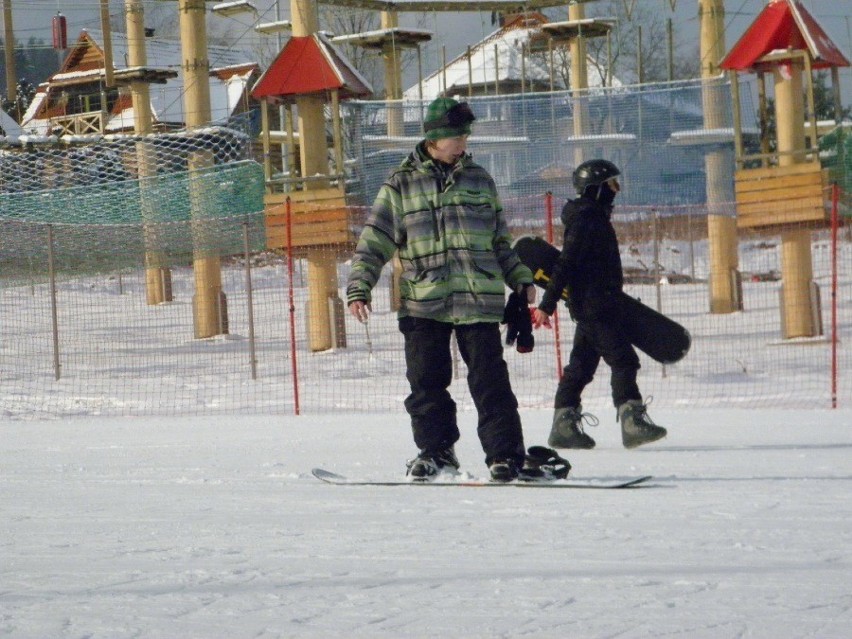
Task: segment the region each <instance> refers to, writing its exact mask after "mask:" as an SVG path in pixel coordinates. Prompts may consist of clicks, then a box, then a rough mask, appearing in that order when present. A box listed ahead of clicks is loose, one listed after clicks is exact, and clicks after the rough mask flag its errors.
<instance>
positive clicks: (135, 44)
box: [110, 0, 172, 306]
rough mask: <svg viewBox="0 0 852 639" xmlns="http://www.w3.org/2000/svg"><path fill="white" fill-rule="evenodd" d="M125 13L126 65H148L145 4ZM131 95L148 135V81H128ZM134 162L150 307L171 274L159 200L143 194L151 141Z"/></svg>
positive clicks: (167, 295)
mask: <svg viewBox="0 0 852 639" xmlns="http://www.w3.org/2000/svg"><path fill="white" fill-rule="evenodd" d="M124 12H125V22H126V24H127V66H129V67H145V66H147V64H148V54H147V51H146V47H145V6H144V4H143V3H142V0H125V3H124ZM110 64H111V63H110ZM130 95H131V99H132V100H133V131H134V133H136V135H137V136H140V137H144V136H147V135H148V134H150V133H151V132H152V131H153V129H154V127H153V113H152V111H151V91H150V87H149V86H148V83H147V82H143V81H140V80H134V81H133V82H131V83H130ZM136 163H137V172H138V178H139V191H140V193H139V199H140V205H141V209H142V223H143V227H142V234H143V237H144V241H145V301H146V302H147V303H148V304H149V305H152V306H153V305H156V304H162V303H163V302H170V301H172V274H171V271H170V270H169V269H168V268H167V267H166V259H165V255H164V254H163V252H162V251H161V250H159V246H158V245H159V241H158V237H157V226H156V223H157V222H158V219H157V218H158V216H157V211H158V209H159V203H157V202H155V201H153V200H152V198H151V196H150V195H148V194H147V193H146V190H147V188H146V187H147V183H146V180H145V178H148V177H151V176H154V175H156V174H157V160H156V157H155V156H154V151H153V149H151V146H150V144H149V143H148V142H147V141H146V140H144V139H140V140H138V141H137V142H136Z"/></svg>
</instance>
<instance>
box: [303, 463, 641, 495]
mask: <svg viewBox="0 0 852 639" xmlns="http://www.w3.org/2000/svg"><path fill="white" fill-rule="evenodd" d="M311 474H312V475H313V476H314V477H316V478H317V479H319V480H321V481H324V482H325V483H327V484H334V485H336V486H419V487H425V486H429V487H431V488H595V489H610V490H611V489H619V488H640V487H645V488H648V487H650V486H651V484H646V482H647V481H649V480H650V479H652V476H651V475H644V476H641V477H626V478H625V477H589V478H580V479H573V478H571V479H555V480H552V481H534V480H533V481H510V482H496V481H490V480H488V479H478V478H471V477H463V478H453V477H448V478H439V479H436V480H434V481H414V480H406V479H387V480H372V479H349V478H348V477H344V476H343V475H338V474H337V473H333V472H331V471H328V470H324V469H322V468H314V469H313V470H312V471H311Z"/></svg>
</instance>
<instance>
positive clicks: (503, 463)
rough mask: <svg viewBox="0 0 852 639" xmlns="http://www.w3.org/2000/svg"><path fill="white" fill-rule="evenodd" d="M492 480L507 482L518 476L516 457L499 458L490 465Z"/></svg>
mask: <svg viewBox="0 0 852 639" xmlns="http://www.w3.org/2000/svg"><path fill="white" fill-rule="evenodd" d="M488 470H489V471H491V481H499V482H507V481H512V480H513V479H517V478H518V464H517V463H516V462H515V460H514V459H498V460H496V461H493V462H491V465H490V466H489V467H488Z"/></svg>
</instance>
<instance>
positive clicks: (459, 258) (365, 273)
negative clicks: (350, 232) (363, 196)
mask: <svg viewBox="0 0 852 639" xmlns="http://www.w3.org/2000/svg"><path fill="white" fill-rule="evenodd" d="M397 249H399V257H400V260H401V261H402V267H403V271H402V278H401V282H400V297H401V305H400V309H399V317H405V316H409V315H410V316H413V317H424V318H430V319H434V320H438V321H442V322H452V323H455V324H472V323H475V322H499V321H500V320H501V319H502V318H503V307H504V305H505V297H504V296H505V290H504V285H508V286H509V287H510V288H512V289H513V290H516V289H517V288H518V287H519V286H521V285H523V284H531V283H532V273H531V272H530V270H529V269H528V268H527V267H526V266H524V265H523V264H522V263H521V261H520V260H519V259H518V256H517V254H516V253H515V251H514V249H512V247H511V236H510V235H509V230H508V228H507V226H506V220H505V218H504V216H503V208H502V205H501V204H500V198H499V196H498V195H497V188H496V186H495V184H494V180H493V179H492V178H491V176H490V175H489V174H488V172H487V171H485V169H483V168H482V167H481V166H479V165H478V164H476V163H475V162H474V161H473V159H472V158H471V157H470V155H467V154H465V155H464V156H463V157H462V158H461V159H460V160H459V161H458V162H457V163H456V164H455V165H454V166H453V167H452V169H450V170H449V172H447V173H446V174H445V173H444V172H443V171H442V169H441V167H439V166H438V165H437V164H436V163H435V162H434V161H433V160H432V159H431V158H430V157H429V156H428V155H427V153H426V151H425V147H424V144H423V143H422V142H421V143H420V144H419V145H418V147H417V148H416V149H415V151H414V152H413V153H412V154H411V155H409V156H408V158H407V159H406V160H405V161H404V162H403V163H402V164H401V165H400V166H399V167H398V168H397V169H395V170H394V171H393V172H392V173H391V174H390V176H389V177H388V179H387V180H386V181H385V183H384V184H383V185H382V187H381V189H379V193H378V195H377V196H376V201H375V203H374V204H373V208H372V211H371V213H370V216H369V218H368V220H367V223H366V225H365V227H364V230H363V231H362V233H361V237H360V239H359V240H358V245H357V247H356V248H355V257H354V259H353V261H352V271H351V274H350V276H349V285H348V288H347V302H348V303H351V302H354V301H357V300H362V301H365V302H369V301H370V299H371V291H372V289H373V287H374V286H375V284H376V282H377V281H378V279H379V275H380V274H381V270H382V267H383V266H384V265H385V264H386V263H387V262H388V261H389V260H390V259H391V258H392V257H393V254H394V251H396V250H397Z"/></svg>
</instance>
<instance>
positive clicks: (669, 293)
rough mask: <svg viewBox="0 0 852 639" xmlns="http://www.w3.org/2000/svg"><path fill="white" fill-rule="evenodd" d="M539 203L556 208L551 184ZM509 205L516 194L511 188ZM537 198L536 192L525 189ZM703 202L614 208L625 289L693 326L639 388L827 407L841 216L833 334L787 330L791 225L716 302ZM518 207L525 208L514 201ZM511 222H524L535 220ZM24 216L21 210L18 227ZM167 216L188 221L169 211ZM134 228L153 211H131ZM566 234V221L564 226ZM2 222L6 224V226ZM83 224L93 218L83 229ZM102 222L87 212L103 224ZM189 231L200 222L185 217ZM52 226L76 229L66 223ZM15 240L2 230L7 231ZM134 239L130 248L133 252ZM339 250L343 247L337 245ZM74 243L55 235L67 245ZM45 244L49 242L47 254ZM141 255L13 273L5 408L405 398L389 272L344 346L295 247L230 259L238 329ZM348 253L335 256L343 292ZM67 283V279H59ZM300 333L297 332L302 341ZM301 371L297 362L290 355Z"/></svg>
mask: <svg viewBox="0 0 852 639" xmlns="http://www.w3.org/2000/svg"><path fill="white" fill-rule="evenodd" d="M539 200H540V201H539V203H538V209H539V212H538V216H537V217H539V218H543V217H544V199H543V198H539ZM507 204H508V205H509V206H511V205H512V204H513V202H512V201H508V202H507ZM519 204H522V205H523V207H524V208H526V209H535V207H536V204H535V203H531V202H523V203H519ZM704 213H705V212H703V211H701V210H700V209H696V208H695V207H684V208H682V209H680V208H679V209H676V210H673V209H645V210H641V211H640V210H638V209H636V210H629V211H622V212H621V213H619V214H617V215H616V216H615V222H616V228H617V231H618V233H619V237H620V239H621V242H622V248H623V251H622V258H623V260H624V264H625V275H626V279H627V284H626V290H627V292H628V293H630V294H631V295H634V296H636V297H639V298H641V299H642V300H643V301H644V302H645V303H646V304H648V305H650V306H652V307H655V308H658V309H660V310H661V311H662V312H664V313H666V314H667V315H669V316H671V317H672V318H674V319H676V320H677V321H679V322H681V323H682V324H683V325H684V326H686V327H687V328H688V330H689V331H690V333H691V334H692V338H693V346H692V350H691V352H690V353H689V355H688V356H687V357H686V358H685V359H684V360H682V361H681V362H679V363H677V364H674V365H669V366H665V367H664V366H661V365H659V364H657V363H655V362H653V361H652V360H650V359H648V358H647V357H645V356H644V355H642V356H641V359H642V369H641V371H640V378H639V382H640V387H641V388H642V390H643V393H644V394H645V395H646V396H648V395H653V396H654V398H655V403H656V404H657V405H661V406H732V405H734V406H744V407H824V408H828V407H829V406H830V405H831V397H832V367H831V353H832V346H833V345H832V339H831V338H832V315H831V304H830V303H829V300H830V299H831V296H832V292H831V282H832V264H833V262H832V259H831V255H832V242H831V235H830V231H829V230H826V229H821V230H814V231H813V233H812V249H813V258H814V259H813V268H814V281H815V282H816V284H817V285H818V287H819V290H820V291H821V299H822V304H821V305H820V307H819V317H820V322H821V326H822V333H823V334H822V335H821V336H816V337H813V338H807V339H797V340H787V339H784V338H783V335H782V331H781V325H782V322H783V317H782V312H781V309H782V307H781V301H780V298H779V291H780V289H781V285H782V281H781V250H782V242H781V238H780V236H774V235H765V234H762V235H754V236H753V237H744V238H742V239H741V241H740V244H739V253H740V260H741V263H740V266H741V273H742V291H743V292H742V295H743V306H744V310H742V311H740V312H735V313H730V314H722V315H719V314H711V313H710V312H709V310H708V299H709V290H708V282H707V277H708V272H709V266H708V256H709V248H708V239H707V230H706V224H705V220H706V215H705V214H704ZM258 218H259V216H255V218H254V219H246V218H234V219H230V218H229V219H227V220H221V221H219V224H221V225H230V228H228V233H229V234H231V235H233V236H237V235H240V234H242V235H243V236H244V238H245V243H247V244H250V240H249V239H248V238H249V237H250V236H251V234H252V233H254V232H256V231H257V228H258V225H259V224H260V220H259V219H258ZM514 219H515V220H516V221H522V220H520V219H519V218H518V217H515V218H514ZM522 222H523V223H521V224H517V225H514V226H513V232H514V233H515V234H517V235H520V234H522V233H526V232H529V230H530V226H533V225H534V223H536V222H538V220H534V219H525V220H523V221H522ZM13 228H14V230H17V231H21V230H22V229H21V226H20V225H17V226H16V227H13ZM169 228H170V230H173V229H174V225H173V224H172V225H169ZM47 230H48V229H47V227H46V226H44V225H41V226H38V227H36V228H27V229H26V236H27V238H28V241H29V242H30V243H31V244H35V243H36V242H37V241H41V242H43V243H46V242H48V241H49V239H48V237H47ZM122 230H123V234H124V235H125V236H130V235H137V236H138V235H141V234H142V227H141V226H137V227H126V226H125V227H122ZM554 230H555V234H556V237H559V234H560V231H561V229H560V228H559V226H558V225H557V226H556V228H555V229H554ZM5 231H6V232H5V233H4V238H7V239H8V238H9V236H10V234H11V233H10V232H9V228H7V229H5ZM81 232H82V231H81ZM93 232H96V231H95V230H94V229H88V233H86V235H87V237H91V235H92V233H93ZM187 232H188V231H187ZM54 236H55V239H54V242H56V244H57V245H61V244H62V243H63V241H72V242H73V241H75V239H74V237H73V236H71V237H65V238H63V234H62V229H61V227H60V228H56V229H54ZM102 237H103V238H104V241H105V242H107V243H108V245H109V246H111V247H112V249H113V250H114V251H117V252H120V253H122V254H123V255H124V257H125V258H129V257H130V256H131V252H130V251H128V250H127V249H126V246H127V243H125V244H121V243H115V242H114V239H115V238H114V237H111V236H109V235H106V236H102ZM838 239H839V241H838V246H837V252H838V259H837V269H838V281H839V284H838V287H837V290H836V293H835V295H836V300H837V302H838V308H837V317H838V324H837V331H838V332H837V337H838V338H839V344H838V345H837V348H838V355H839V370H840V371H841V374H840V377H839V386H838V387H837V389H836V391H835V392H836V393H837V396H838V397H839V401H840V403H841V405H843V404H845V403H846V402H848V401H849V398H852V378H850V377H849V376H848V375H846V374H844V373H843V371H844V370H848V368H849V364H850V352H849V346H848V345H849V344H850V343H852V301H850V300H852V272H850V264H852V259H850V258H852V242H850V238H849V236H848V232H846V231H845V230H844V231H843V232H841V233H840V235H839V238H838ZM4 245H5V242H4ZM125 251H127V252H125ZM328 251H329V252H334V255H335V256H336V255H338V249H337V248H336V247H335V248H333V247H329V248H328ZM66 252H67V251H66V250H64V249H59V250H56V252H55V255H54V259H60V260H61V257H60V258H57V257H56V256H62V255H63V254H64V253H66ZM48 253H49V251H47V249H44V250H43V254H44V255H45V256H47V255H48ZM136 258H137V260H136V261H137V264H136V266H133V267H131V266H125V267H122V268H111V269H90V270H89V269H87V270H86V272H84V273H77V274H75V275H69V274H68V273H67V271H66V273H65V275H64V276H63V277H61V278H57V280H56V282H55V284H52V283H51V281H50V277H49V275H50V271H51V270H54V271H59V272H61V271H63V267H61V266H58V265H55V266H54V267H53V269H51V268H49V267H43V266H42V265H37V264H34V263H33V262H30V265H31V266H32V269H31V270H30V271H29V279H28V280H27V278H26V277H24V274H23V273H19V277H17V278H16V279H15V281H14V282H10V281H7V280H5V279H4V285H3V287H2V290H0V294H2V298H0V321H2V326H3V338H2V341H0V410H2V414H3V415H5V416H6V417H15V418H20V417H27V416H36V415H38V416H44V415H73V414H115V415H118V414H127V415H139V414H209V413H215V412H233V411H240V412H264V413H272V414H276V413H277V414H291V413H292V412H294V411H295V409H296V398H295V389H296V386H297V385H298V391H299V400H300V409H301V412H305V413H311V412H344V413H345V412H352V411H398V410H401V409H402V400H403V399H404V398H405V396H406V395H407V393H408V388H407V382H406V379H405V366H404V361H403V355H402V336H401V334H400V333H399V332H398V330H397V322H396V313H395V312H394V311H393V310H391V295H390V276H389V274H388V273H385V275H384V276H383V278H382V280H381V281H380V283H379V285H378V287H377V289H376V291H375V293H376V295H375V300H374V304H373V307H374V311H375V312H374V314H373V316H372V318H371V320H370V322H369V324H367V325H361V324H359V323H358V322H356V321H355V320H354V319H353V318H352V317H351V316H349V315H348V314H346V313H344V314H342V315H338V316H337V317H336V318H335V330H336V331H337V332H338V335H337V338H336V339H335V341H334V344H335V346H334V347H333V348H332V349H330V350H326V351H323V352H312V350H311V346H310V345H311V340H310V336H309V335H308V330H309V328H308V327H309V326H310V322H309V321H308V317H307V314H308V310H307V309H308V297H309V296H310V294H311V291H310V287H309V286H308V277H307V269H308V266H307V263H306V261H305V260H304V259H295V260H294V270H293V273H292V275H291V274H290V273H289V272H288V269H287V260H286V259H285V255H284V254H283V253H281V252H270V251H261V252H258V251H255V250H249V251H248V253H246V254H239V253H235V254H233V255H231V256H230V257H227V258H223V261H222V283H223V284H222V285H223V290H224V292H225V296H226V299H227V313H228V333H227V334H223V335H219V336H216V337H213V338H209V339H196V338H195V337H194V336H193V328H192V327H193V320H192V313H193V304H192V302H193V297H194V295H195V290H194V286H195V284H194V275H193V266H192V262H191V260H190V259H187V257H186V256H183V257H182V258H181V259H177V258H176V259H174V260H172V261H171V262H170V266H171V278H172V289H173V295H174V298H173V300H172V301H171V302H169V303H165V304H158V305H153V306H152V305H148V304H146V298H145V286H146V283H145V274H144V269H143V268H141V267H140V265H139V264H140V263H141V255H139V254H138V253H137V255H136ZM347 275H348V266H347V264H346V263H345V262H343V263H341V264H340V266H339V268H338V273H337V278H338V284H337V290H338V291H340V295H341V296H342V295H343V290H344V289H345V281H346V277H347ZM291 284H292V287H293V291H294V313H293V316H294V318H295V325H292V324H291V322H290V314H289V301H288V289H289V287H290V286H291ZM54 287H55V292H54V290H52V289H53V288H54ZM558 326H559V338H560V339H559V342H558V343H559V347H560V350H559V351H557V342H556V338H555V331H554V330H539V331H537V332H536V335H535V337H536V347H535V349H534V351H533V352H532V353H530V354H519V353H517V352H515V351H514V350H513V349H512V348H511V347H507V349H506V359H507V361H508V363H509V367H510V370H511V375H512V382H513V385H514V388H515V391H516V393H517V395H518V398H519V401H520V403H521V405H522V406H525V407H548V406H550V405H551V403H552V395H553V392H554V390H555V385H556V382H557V376H558V371H559V366H560V363H561V364H562V365H564V364H565V363H567V358H568V352H569V351H570V342H571V339H572V336H573V326H574V325H573V323H572V322H571V320H570V318H568V316H567V312H566V310H565V309H562V310H561V311H560V312H559V313H558ZM291 340H292V341H291ZM294 356H295V357H296V364H297V366H296V370H297V375H296V376H294V366H293V363H294V362H293V360H292V358H293V357H294ZM455 360H456V362H455V375H454V382H453V389H452V390H453V395H454V397H455V398H456V400H457V401H458V403H459V406H460V408H462V409H469V408H472V403H471V401H470V398H469V395H468V393H467V388H466V383H465V377H466V372H465V367H464V363H463V362H462V361H461V360H460V358H459V357H458V356H456V357H455ZM584 402H585V406H586V407H587V408H590V409H600V408H602V407H606V406H608V405H609V403H610V400H609V374H608V369H606V367H605V365H602V366H601V369H600V371H599V373H598V375H597V379H596V380H595V381H594V382H593V383H592V385H591V386H590V387H589V388H588V389H587V391H586V394H585V395H584Z"/></svg>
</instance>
